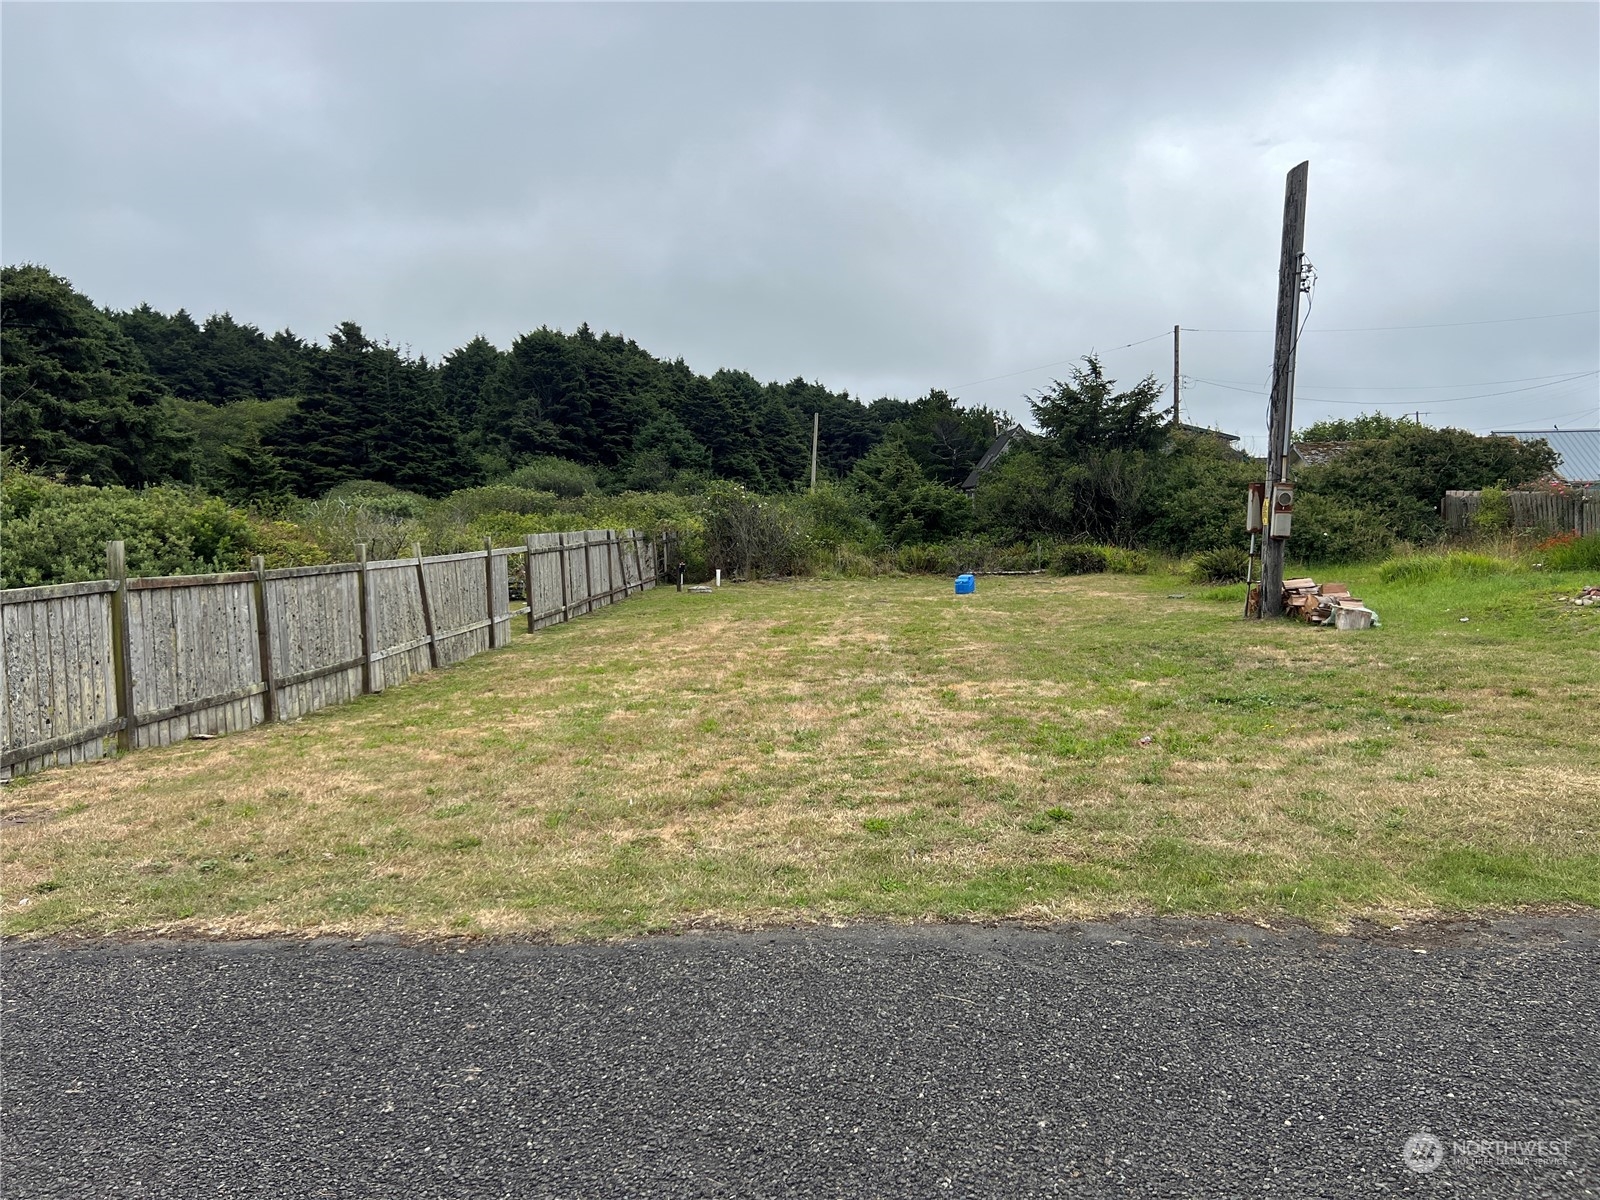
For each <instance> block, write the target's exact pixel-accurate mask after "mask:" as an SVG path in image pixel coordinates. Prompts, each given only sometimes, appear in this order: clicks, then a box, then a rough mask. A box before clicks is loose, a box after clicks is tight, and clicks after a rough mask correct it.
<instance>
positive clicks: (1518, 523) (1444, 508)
mask: <svg viewBox="0 0 1600 1200" xmlns="http://www.w3.org/2000/svg"><path fill="white" fill-rule="evenodd" d="M1505 495H1506V500H1507V502H1508V503H1509V504H1510V506H1511V527H1512V528H1513V529H1544V530H1548V531H1549V532H1551V533H1567V532H1573V533H1577V534H1580V535H1582V536H1585V537H1587V536H1588V535H1590V534H1594V533H1600V487H1591V488H1586V489H1584V490H1582V491H1577V490H1574V491H1570V492H1565V493H1560V492H1546V491H1531V492H1507V493H1506V494H1505ZM1482 506H1483V493H1482V492H1465V491H1459V492H1458V491H1451V492H1446V493H1445V494H1444V499H1443V500H1442V501H1440V503H1439V511H1440V513H1441V515H1442V516H1443V517H1444V525H1445V528H1446V529H1448V530H1449V531H1450V532H1451V533H1463V532H1465V531H1466V530H1469V529H1471V528H1472V526H1473V520H1474V518H1475V517H1476V516H1477V515H1478V510H1479V509H1480V508H1481V507H1482Z"/></svg>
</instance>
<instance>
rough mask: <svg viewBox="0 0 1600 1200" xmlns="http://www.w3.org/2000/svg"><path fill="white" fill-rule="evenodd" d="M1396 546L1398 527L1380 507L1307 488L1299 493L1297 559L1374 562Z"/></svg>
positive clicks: (1293, 550)
mask: <svg viewBox="0 0 1600 1200" xmlns="http://www.w3.org/2000/svg"><path fill="white" fill-rule="evenodd" d="M1393 549H1394V530H1393V528H1392V526H1391V525H1390V524H1389V523H1388V522H1387V521H1386V519H1385V518H1384V517H1383V516H1382V515H1381V514H1380V513H1378V512H1377V511H1376V510H1374V509H1370V508H1365V507H1363V506H1361V505H1359V504H1351V503H1350V502H1349V501H1347V500H1344V499H1342V498H1340V497H1338V496H1329V495H1318V494H1317V493H1315V492H1309V491H1307V490H1306V489H1304V488H1302V489H1300V491H1299V492H1298V493H1297V494H1296V496H1295V504H1294V536H1293V537H1292V538H1291V539H1290V540H1289V556H1290V558H1292V559H1293V560H1294V561H1295V562H1298V563H1307V564H1316V563H1354V562H1374V561H1377V560H1379V559H1384V558H1387V557H1388V556H1389V554H1390V553H1391V552H1392V551H1393Z"/></svg>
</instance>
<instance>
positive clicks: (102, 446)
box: [0, 265, 192, 486]
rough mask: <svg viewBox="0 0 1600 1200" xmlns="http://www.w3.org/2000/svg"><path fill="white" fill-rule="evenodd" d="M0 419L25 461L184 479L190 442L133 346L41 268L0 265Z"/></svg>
mask: <svg viewBox="0 0 1600 1200" xmlns="http://www.w3.org/2000/svg"><path fill="white" fill-rule="evenodd" d="M0 313H3V315H0V424H3V426H4V430H5V442H6V445H7V447H8V448H13V449H15V450H16V451H18V452H20V454H21V455H22V457H23V458H24V459H26V461H27V462H28V463H29V464H30V465H31V466H33V467H35V468H37V469H40V470H44V471H51V472H57V471H59V472H62V473H64V474H66V475H67V476H69V477H70V478H72V479H74V480H85V481H87V482H90V483H96V484H115V483H121V484H127V485H129V486H134V485H138V484H145V483H156V482H160V481H162V480H168V479H177V480H185V479H187V478H188V477H189V473H190V470H191V467H190V458H189V456H190V452H191V449H192V446H191V443H190V440H189V439H188V438H187V437H186V436H184V434H183V433H182V432H181V431H179V430H178V429H177V428H176V426H175V425H174V424H173V422H172V419H171V417H170V415H169V414H168V413H167V411H166V409H165V408H164V407H163V406H162V398H163V391H162V389H161V386H160V384H159V383H158V382H157V381H156V380H155V379H154V378H153V377H152V376H151V375H150V373H149V370H148V367H147V365H146V363H145V361H144V358H143V356H142V355H141V354H140V353H139V350H138V348H137V347H136V346H135V345H134V344H133V342H132V341H131V340H129V338H128V337H127V336H126V335H125V334H123V332H122V331H121V330H120V329H119V328H118V327H117V326H116V324H115V323H114V322H113V321H112V320H111V319H110V318H109V317H107V316H106V315H105V314H104V313H102V312H101V311H100V310H99V309H97V308H96V307H95V306H94V305H93V304H92V303H91V302H90V301H89V299H88V297H86V296H84V295H82V294H81V293H79V292H78V291H76V290H75V289H74V288H73V286H72V284H71V283H69V282H68V281H67V280H65V279H62V278H61V277H59V276H57V275H53V274H51V273H50V272H49V271H47V270H46V269H45V268H44V267H39V266H32V265H24V266H18V267H6V268H5V269H4V271H3V272H0Z"/></svg>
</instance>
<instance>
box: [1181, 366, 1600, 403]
mask: <svg viewBox="0 0 1600 1200" xmlns="http://www.w3.org/2000/svg"><path fill="white" fill-rule="evenodd" d="M1591 375H1600V371H1583V372H1580V373H1579V374H1576V375H1564V376H1561V377H1559V378H1557V379H1555V380H1554V381H1552V382H1550V383H1536V384H1533V385H1532V386H1530V387H1525V388H1507V389H1506V390H1505V391H1503V392H1478V393H1476V394H1475V395H1471V396H1436V397H1435V398H1434V399H1432V400H1429V401H1428V403H1429V404H1462V403H1465V402H1466V401H1468V400H1488V399H1490V398H1491V397H1494V396H1514V395H1518V394H1520V393H1522V392H1535V391H1538V390H1539V389H1540V388H1547V387H1559V386H1561V385H1562V384H1564V383H1575V382H1577V381H1578V380H1579V379H1587V378H1588V377H1589V376H1591ZM1191 378H1192V380H1193V382H1195V383H1203V384H1206V385H1207V386H1209V387H1220V388H1223V389H1225V390H1227V391H1230V392H1245V393H1247V394H1249V395H1252V396H1265V395H1269V394H1270V393H1267V392H1263V391H1261V390H1260V389H1258V388H1248V387H1237V386H1235V385H1233V384H1228V383H1222V382H1219V381H1218V380H1215V379H1201V378H1200V377H1199V376H1193V377H1191ZM1295 398H1296V399H1297V400H1304V401H1306V402H1307V403H1308V404H1357V405H1361V406H1363V407H1365V406H1368V405H1370V406H1372V407H1373V408H1385V407H1388V408H1393V407H1395V406H1397V405H1398V406H1402V407H1403V406H1404V405H1407V404H1410V403H1411V401H1410V400H1329V399H1326V398H1324V397H1320V396H1307V395H1305V394H1304V393H1301V394H1298V395H1296V397H1295Z"/></svg>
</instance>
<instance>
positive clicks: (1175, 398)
mask: <svg viewBox="0 0 1600 1200" xmlns="http://www.w3.org/2000/svg"><path fill="white" fill-rule="evenodd" d="M1178 379H1179V375H1178V327H1177V326H1176V325H1174V326H1173V327H1172V427H1173V428H1174V429H1176V428H1177V427H1178Z"/></svg>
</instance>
